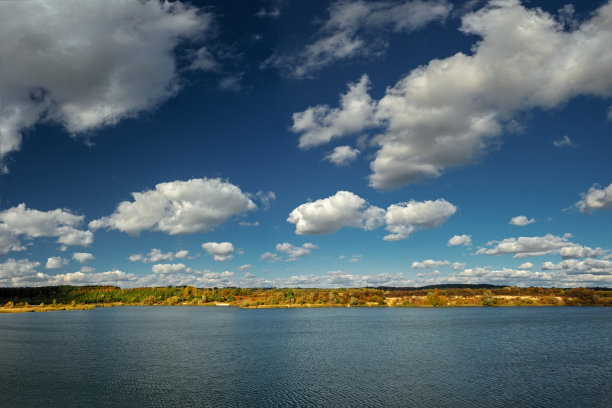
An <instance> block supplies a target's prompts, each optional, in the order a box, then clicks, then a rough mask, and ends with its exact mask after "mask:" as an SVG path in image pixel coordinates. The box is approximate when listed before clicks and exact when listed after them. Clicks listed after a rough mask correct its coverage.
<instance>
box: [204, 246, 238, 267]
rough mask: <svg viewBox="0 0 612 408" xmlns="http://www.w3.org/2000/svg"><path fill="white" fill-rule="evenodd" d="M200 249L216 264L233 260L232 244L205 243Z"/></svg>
mask: <svg viewBox="0 0 612 408" xmlns="http://www.w3.org/2000/svg"><path fill="white" fill-rule="evenodd" d="M202 248H204V250H205V251H206V252H208V253H209V254H211V255H213V259H214V260H215V261H218V262H223V261H229V260H231V259H234V244H232V243H231V242H205V243H203V244H202Z"/></svg>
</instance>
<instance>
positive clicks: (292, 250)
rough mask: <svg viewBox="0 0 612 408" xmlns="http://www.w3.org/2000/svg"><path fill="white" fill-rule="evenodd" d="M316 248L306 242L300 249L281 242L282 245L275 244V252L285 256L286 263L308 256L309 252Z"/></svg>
mask: <svg viewBox="0 0 612 408" xmlns="http://www.w3.org/2000/svg"><path fill="white" fill-rule="evenodd" d="M316 248H318V247H317V246H316V245H314V244H312V243H310V242H307V243H305V244H304V245H302V246H301V247H297V246H295V245H292V244H290V243H288V242H283V243H282V244H276V250H277V251H278V252H283V253H285V254H287V256H288V258H287V261H295V260H296V259H297V258H299V257H300V256H306V255H310V251H311V250H312V249H316Z"/></svg>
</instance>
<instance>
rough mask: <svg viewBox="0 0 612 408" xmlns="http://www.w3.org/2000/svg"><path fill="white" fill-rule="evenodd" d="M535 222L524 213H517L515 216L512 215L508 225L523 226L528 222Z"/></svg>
mask: <svg viewBox="0 0 612 408" xmlns="http://www.w3.org/2000/svg"><path fill="white" fill-rule="evenodd" d="M534 222H535V220H534V219H533V218H531V219H529V218H527V217H526V216H524V215H519V216H516V217H513V218H512V219H511V220H510V222H509V224H510V225H516V226H517V227H524V226H525V225H529V224H533V223H534Z"/></svg>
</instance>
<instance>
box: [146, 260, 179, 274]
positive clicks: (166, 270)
mask: <svg viewBox="0 0 612 408" xmlns="http://www.w3.org/2000/svg"><path fill="white" fill-rule="evenodd" d="M185 269H186V266H185V264H182V263H175V264H155V265H153V266H152V267H151V270H152V271H153V273H161V274H170V273H179V272H183V271H184V270H185Z"/></svg>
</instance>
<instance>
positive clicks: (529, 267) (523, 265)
mask: <svg viewBox="0 0 612 408" xmlns="http://www.w3.org/2000/svg"><path fill="white" fill-rule="evenodd" d="M518 268H519V269H531V268H533V264H532V263H531V262H525V263H523V264H520V265H519V267H518Z"/></svg>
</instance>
